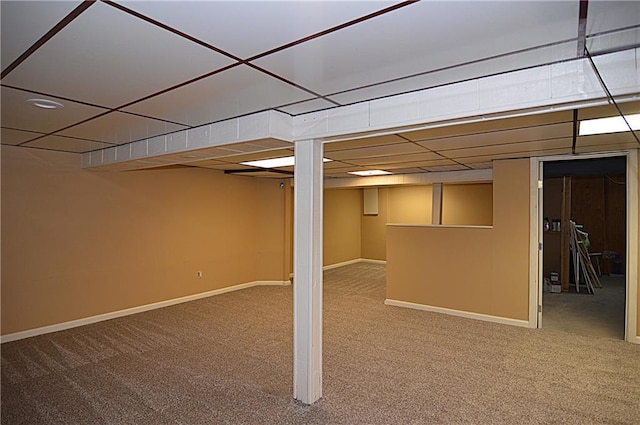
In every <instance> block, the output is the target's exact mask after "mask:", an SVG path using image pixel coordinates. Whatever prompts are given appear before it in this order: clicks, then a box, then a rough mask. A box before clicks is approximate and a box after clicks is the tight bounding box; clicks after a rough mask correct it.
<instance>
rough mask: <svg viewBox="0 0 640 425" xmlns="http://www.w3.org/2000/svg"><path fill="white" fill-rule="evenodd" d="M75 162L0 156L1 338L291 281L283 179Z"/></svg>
mask: <svg viewBox="0 0 640 425" xmlns="http://www.w3.org/2000/svg"><path fill="white" fill-rule="evenodd" d="M79 162H80V159H79V157H78V156H77V155H74V154H67V153H54V152H48V151H36V150H29V149H22V148H13V147H5V146H3V147H2V334H8V333H13V332H18V331H23V330H27V329H32V328H37V327H41V326H46V325H51V324H56V323H61V322H65V321H70V320H74V319H80V318H84V317H90V316H94V315H98V314H102V313H107V312H113V311H117V310H121V309H126V308H130V307H135V306H140V305H145V304H149V303H154V302H159V301H163V300H168V299H173V298H177V297H182V296H186V295H191V294H197V293H201V292H206V291H210V290H214V289H218V288H222V287H226V286H231V285H235V284H239V283H245V282H251V281H256V280H276V281H282V280H285V279H288V276H287V277H285V275H284V274H285V273H284V270H285V262H284V244H285V241H284V237H283V235H284V234H285V232H284V224H285V221H284V207H285V195H284V193H285V191H284V190H282V189H280V188H279V183H280V181H279V180H266V179H255V178H250V177H237V176H229V175H224V174H223V173H221V172H218V171H213V170H204V169H193V168H173V169H164V170H148V171H136V172H97V171H85V170H82V169H80V167H79ZM198 270H202V271H203V278H202V279H197V277H196V272H197V271H198Z"/></svg>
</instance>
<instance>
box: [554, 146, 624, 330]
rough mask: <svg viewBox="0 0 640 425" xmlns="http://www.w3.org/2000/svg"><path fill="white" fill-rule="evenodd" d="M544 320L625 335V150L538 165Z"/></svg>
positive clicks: (562, 327) (567, 327)
mask: <svg viewBox="0 0 640 425" xmlns="http://www.w3.org/2000/svg"><path fill="white" fill-rule="evenodd" d="M542 176H543V184H542V217H543V225H542V226H543V231H542V234H543V236H542V239H543V241H542V242H543V244H542V246H543V254H542V282H543V286H542V294H541V300H542V315H543V317H544V320H542V321H541V323H542V327H544V328H548V329H555V330H562V331H566V332H571V333H577V334H581V335H590V336H600V337H608V338H615V339H624V338H625V312H626V303H627V288H626V287H627V284H626V276H625V271H626V263H627V256H628V253H627V249H626V246H627V234H628V232H627V225H626V221H627V217H626V210H627V208H626V205H627V199H626V192H627V191H626V181H627V178H626V156H617V157H606V158H591V159H573V160H565V161H563V160H558V161H545V162H544V163H543V166H542Z"/></svg>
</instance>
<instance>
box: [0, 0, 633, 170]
mask: <svg viewBox="0 0 640 425" xmlns="http://www.w3.org/2000/svg"><path fill="white" fill-rule="evenodd" d="M0 6H1V19H2V25H1V42H2V49H1V55H2V80H1V93H0V96H1V101H2V110H1V111H2V112H1V118H0V120H1V121H0V123H1V126H2V136H1V137H2V144H3V145H11V146H17V147H21V148H25V149H45V150H53V151H63V152H72V153H78V154H81V153H87V152H99V151H100V150H101V149H105V148H111V147H119V146H122V147H124V146H127V145H128V144H130V143H132V142H137V141H141V140H145V139H150V138H154V137H162V136H167V137H175V138H179V137H180V134H185V131H186V130H193V129H198V128H203V127H202V126H205V125H209V124H213V123H219V122H222V121H224V120H229V119H233V118H237V117H244V116H248V115H250V114H255V113H259V112H263V111H270V110H273V111H278V112H279V113H283V114H287V115H290V116H298V115H301V114H306V113H312V112H316V111H322V110H326V109H331V108H338V107H341V106H346V105H354V104H357V103H359V102H366V101H371V100H374V99H380V98H384V97H388V96H393V95H397V94H401V93H410V92H413V91H417V90H423V89H427V88H433V87H447V85H450V84H452V83H455V82H460V81H470V80H474V79H477V78H481V77H485V76H489V75H499V74H502V73H507V72H510V71H514V70H519V69H528V68H531V67H535V66H540V65H543V64H550V63H561V62H570V61H572V60H575V59H577V58H578V57H580V56H581V54H580V53H579V52H580V47H579V46H581V43H584V44H585V45H586V47H587V48H588V49H589V51H590V52H591V53H592V54H593V55H594V56H597V55H598V54H604V53H607V52H616V51H627V50H631V51H632V52H633V50H632V49H636V48H637V47H638V46H640V2H629V1H594V0H590V1H588V2H582V7H581V2H580V1H578V0H572V1H554V2H551V1H549V2H541V1H509V2H505V1H495V2H487V1H420V2H410V1H409V2H390V1H286V2H276V1H255V2H250V1H195V2H190V1H180V2H176V1H95V2H93V1H88V2H81V1H2V2H1V3H0ZM585 6H586V7H585ZM580 23H582V24H584V25H583V26H581V25H580ZM636 52H637V50H636ZM634 54H635V53H634ZM636 60H638V59H636ZM627 78H631V79H637V78H638V77H637V75H630V76H628V77H627ZM636 95H637V93H636ZM603 97H605V95H604V92H603ZM34 98H38V99H40V98H43V99H49V100H53V101H57V102H60V103H62V104H63V105H64V107H63V108H61V109H54V110H44V109H39V108H37V107H34V106H32V105H30V104H28V103H27V100H29V99H34ZM635 98H636V99H637V98H638V96H635ZM630 99H631V100H633V97H630V98H627V99H621V103H620V107H621V108H623V110H624V112H625V113H626V112H640V102H638V101H637V100H636V101H631V102H625V101H626V100H630ZM433 107H434V108H437V107H438V105H433ZM616 114H617V111H616V109H615V108H614V107H613V106H605V107H597V108H585V109H580V110H579V111H578V119H581V118H583V117H584V118H592V117H596V116H613V115H616ZM574 118H575V117H574V115H573V111H571V110H566V111H560V112H551V113H545V114H537V115H530V116H526V117H518V118H507V119H500V120H491V121H487V122H479V123H473V124H460V125H454V126H446V127H440V128H431V129H425V130H416V131H405V132H397V133H393V134H385V135H381V136H375V137H359V138H357V139H351V140H341V141H339V142H331V143H326V144H325V157H327V158H329V159H332V160H333V161H332V162H328V163H326V164H325V175H326V176H328V177H346V176H348V174H347V173H348V172H350V171H359V170H366V169H384V170H388V171H391V172H393V173H416V172H438V171H454V170H469V169H482V168H491V164H492V161H493V160H496V159H502V158H520V157H530V156H540V155H556V154H570V153H586V152H597V151H608V150H615V149H627V148H635V147H637V146H638V143H637V142H636V140H635V139H634V137H633V135H632V134H631V133H620V134H614V135H596V136H582V137H577V138H576V140H574V138H573V131H574V125H573V124H574ZM118 149H119V148H118ZM132 149H133V148H132ZM292 154H293V144H292V143H290V142H286V141H281V140H277V139H266V140H262V141H253V142H251V143H244V144H243V143H238V144H233V145H227V146H219V147H215V148H208V149H201V150H198V151H194V152H193V153H189V154H185V153H177V154H175V155H169V156H167V155H164V156H159V157H157V158H146V159H144V160H139V161H137V162H136V163H135V166H133V168H136V167H137V168H143V167H156V166H163V165H167V164H180V163H182V164H185V165H189V166H195V167H204V168H211V169H216V170H224V171H227V172H241V171H245V170H247V166H243V165H241V164H240V163H241V162H245V161H250V160H255V159H264V158H273V157H278V156H290V155H292ZM131 168H132V166H131V164H129V165H127V164H117V165H114V166H112V167H110V168H109V169H115V170H117V169H131ZM277 171H278V172H277V173H264V172H252V173H249V174H250V175H253V176H267V175H275V176H276V177H281V176H283V175H286V174H282V173H291V172H292V171H293V169H292V167H283V168H281V169H279V170H277Z"/></svg>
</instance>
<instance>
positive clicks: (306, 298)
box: [293, 140, 323, 404]
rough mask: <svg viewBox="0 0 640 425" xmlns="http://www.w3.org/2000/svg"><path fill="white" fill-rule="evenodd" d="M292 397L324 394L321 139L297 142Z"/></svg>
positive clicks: (308, 401) (308, 400)
mask: <svg viewBox="0 0 640 425" xmlns="http://www.w3.org/2000/svg"><path fill="white" fill-rule="evenodd" d="M295 161H296V162H295V177H294V186H295V199H294V205H295V206H294V211H295V212H294V243H293V247H294V254H293V279H294V280H293V282H294V286H293V396H294V398H295V399H296V400H299V401H301V402H303V403H306V404H312V403H314V402H315V401H317V400H318V399H320V397H322V191H323V187H322V178H323V175H322V141H320V140H303V141H296V142H295Z"/></svg>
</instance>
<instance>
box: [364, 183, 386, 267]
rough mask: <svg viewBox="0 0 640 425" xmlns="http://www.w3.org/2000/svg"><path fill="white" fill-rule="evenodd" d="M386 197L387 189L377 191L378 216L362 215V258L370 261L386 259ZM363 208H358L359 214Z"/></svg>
mask: <svg viewBox="0 0 640 425" xmlns="http://www.w3.org/2000/svg"><path fill="white" fill-rule="evenodd" d="M388 197H389V188H383V187H381V188H379V189H378V215H363V216H362V221H361V226H362V227H361V229H362V238H361V244H362V245H361V251H360V252H361V254H362V258H367V259H370V260H386V258H387V254H386V252H387V232H386V229H385V226H386V224H387V222H388V211H387V205H388ZM362 210H363V208H362V207H360V210H359V211H360V214H362Z"/></svg>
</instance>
